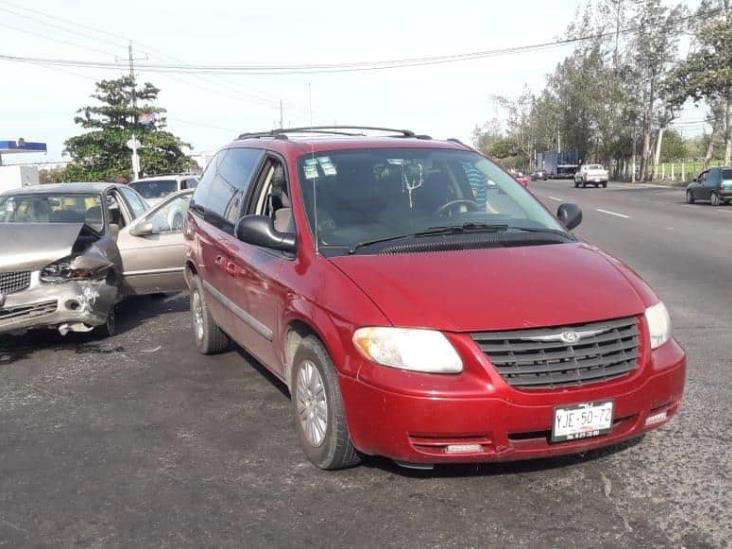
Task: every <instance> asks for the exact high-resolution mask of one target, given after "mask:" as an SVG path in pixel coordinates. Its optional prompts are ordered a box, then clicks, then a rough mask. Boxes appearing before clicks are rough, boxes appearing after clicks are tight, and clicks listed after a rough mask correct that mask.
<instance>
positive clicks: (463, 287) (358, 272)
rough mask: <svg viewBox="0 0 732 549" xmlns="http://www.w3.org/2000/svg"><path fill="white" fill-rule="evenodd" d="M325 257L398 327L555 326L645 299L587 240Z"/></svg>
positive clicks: (627, 310)
mask: <svg viewBox="0 0 732 549" xmlns="http://www.w3.org/2000/svg"><path fill="white" fill-rule="evenodd" d="M330 260H331V261H332V262H333V263H334V264H335V265H336V266H337V267H338V268H339V269H340V270H341V271H343V272H344V273H345V274H346V275H347V276H348V277H349V278H351V280H353V281H354V282H355V283H356V284H357V285H358V286H360V287H361V289H363V291H364V292H365V293H366V295H368V296H369V297H370V298H371V299H372V300H373V301H374V302H375V304H376V305H377V306H378V307H379V308H380V309H381V310H382V311H383V312H384V314H385V315H386V316H387V318H389V320H390V321H391V322H392V323H393V324H394V325H395V326H403V327H425V328H435V329H439V330H445V331H454V332H467V331H488V330H509V329H520V328H528V327H535V326H560V325H566V324H580V323H585V322H593V321H598V320H606V319H610V318H619V317H625V316H630V315H638V314H642V313H643V311H644V310H645V306H646V304H644V301H643V299H642V297H641V293H642V291H643V290H642V289H636V288H634V286H633V285H632V284H631V282H630V280H629V278H628V277H627V276H626V275H624V273H623V272H622V271H621V268H620V267H619V266H616V265H615V264H613V262H612V261H610V260H609V258H608V256H606V255H604V254H603V253H601V252H599V251H597V250H596V249H594V248H592V247H591V246H589V245H587V244H584V243H571V244H560V245H547V246H526V247H516V248H493V249H488V250H467V251H460V252H440V253H413V254H400V255H353V256H340V257H335V258H331V259H330ZM639 291H640V292H641V293H639Z"/></svg>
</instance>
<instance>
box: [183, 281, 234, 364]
mask: <svg viewBox="0 0 732 549" xmlns="http://www.w3.org/2000/svg"><path fill="white" fill-rule="evenodd" d="M191 315H192V316H193V337H194V340H195V342H196V348H197V349H198V352H199V353H201V354H203V355H213V354H216V353H220V352H222V351H225V350H226V349H227V348H228V347H229V336H227V335H226V334H225V333H224V332H223V331H222V330H221V328H219V327H218V325H217V324H216V322H215V321H214V319H213V317H212V316H211V312H210V311H209V310H208V304H207V303H206V296H205V294H204V293H203V284H201V281H200V279H199V278H198V277H197V276H194V277H193V278H192V280H191Z"/></svg>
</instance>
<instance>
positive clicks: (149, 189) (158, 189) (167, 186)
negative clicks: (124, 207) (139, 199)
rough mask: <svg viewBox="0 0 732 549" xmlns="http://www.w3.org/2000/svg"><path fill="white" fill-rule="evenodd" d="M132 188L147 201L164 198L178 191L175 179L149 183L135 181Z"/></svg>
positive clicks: (155, 180)
mask: <svg viewBox="0 0 732 549" xmlns="http://www.w3.org/2000/svg"><path fill="white" fill-rule="evenodd" d="M130 187H132V188H133V189H135V190H136V191H137V192H138V193H140V194H141V195H142V196H143V198H145V199H147V200H150V199H152V200H154V199H156V198H163V197H164V196H168V195H169V194H171V193H174V192H175V191H177V190H178V182H177V181H176V180H175V179H154V180H149V181H133V182H132V183H130Z"/></svg>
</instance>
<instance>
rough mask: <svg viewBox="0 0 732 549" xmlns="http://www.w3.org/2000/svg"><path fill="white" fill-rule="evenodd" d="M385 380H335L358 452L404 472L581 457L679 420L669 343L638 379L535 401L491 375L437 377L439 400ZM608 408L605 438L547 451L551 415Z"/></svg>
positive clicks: (674, 355) (536, 396)
mask: <svg viewBox="0 0 732 549" xmlns="http://www.w3.org/2000/svg"><path fill="white" fill-rule="evenodd" d="M375 368H378V370H375ZM383 370H385V369H384V368H381V367H378V366H374V367H372V368H371V369H369V368H368V367H362V369H361V371H360V372H359V375H358V376H357V377H356V378H352V377H346V376H341V377H340V386H341V391H342V393H343V400H344V403H345V407H346V414H347V419H348V425H349V431H350V434H351V439H352V441H353V444H354V446H355V447H356V448H358V449H359V450H360V451H361V452H363V453H366V454H371V455H382V456H385V457H389V458H392V459H394V460H397V461H402V462H407V463H450V462H454V463H458V462H498V461H512V460H522V459H530V458H540V457H549V456H558V455H564V454H573V453H580V452H585V451H587V450H590V449H593V448H598V447H602V446H608V445H612V444H616V443H618V442H621V441H623V440H626V439H629V438H633V437H637V436H639V435H641V434H643V433H645V432H647V431H649V430H651V429H654V428H656V427H658V426H660V425H662V424H663V423H664V422H665V421H667V420H668V418H670V417H672V416H673V415H674V414H676V413H677V412H678V410H679V407H680V404H681V398H682V394H683V389H684V380H685V371H686V357H685V355H684V352H683V350H682V349H681V347H680V346H679V345H678V344H677V343H676V342H675V341H674V340H671V341H670V342H668V343H667V344H665V345H663V346H662V347H660V348H659V349H657V350H655V351H653V352H652V353H646V354H644V358H643V363H642V364H641V366H640V367H639V368H638V370H636V371H635V372H634V373H633V374H631V375H630V376H629V377H627V378H625V379H622V380H612V381H608V382H604V383H597V384H593V385H587V386H584V387H573V388H566V389H561V390H557V389H554V390H541V391H526V390H518V389H515V388H513V387H510V386H509V385H507V384H505V383H504V382H503V381H502V380H501V379H500V376H497V374H496V373H495V371H493V372H492V373H491V380H490V381H488V382H486V380H485V378H484V377H483V379H481V377H482V376H476V377H471V376H470V374H469V372H467V371H466V372H463V374H460V375H458V376H439V377H440V378H441V382H442V386H440V387H438V388H437V389H436V390H429V389H428V386H427V383H428V382H425V384H424V389H420V387H419V383H417V384H416V385H415V383H414V382H415V380H419V379H420V378H425V375H424V374H411V373H407V372H401V371H396V370H394V371H388V372H383ZM386 370H390V369H386ZM374 372H376V373H374ZM383 373H386V374H387V375H386V376H384V375H381V374H383ZM394 373H396V374H397V376H394V375H393V374H394ZM398 376H401V377H402V378H410V380H409V383H403V382H402V386H403V389H400V388H399V386H398V383H400V382H398V381H396V380H397V379H398ZM427 377H429V376H427ZM460 378H463V379H460ZM433 387H434V386H433ZM607 399H613V400H614V402H615V408H614V423H613V427H612V430H611V432H610V433H608V434H606V435H602V436H599V437H594V438H587V439H581V440H575V441H567V442H559V443H552V442H550V435H551V429H552V423H553V413H554V408H555V407H556V406H560V405H571V404H578V403H584V402H593V401H600V400H607ZM663 412H665V414H666V418H665V419H662V420H661V421H658V422H656V423H652V424H646V420H647V419H648V418H649V417H650V416H654V417H656V418H658V417H659V414H662V413H663ZM661 417H662V416H661ZM476 444H477V445H480V448H481V450H480V451H472V452H470V453H460V454H451V453H447V447H448V445H476ZM473 447H474V446H473Z"/></svg>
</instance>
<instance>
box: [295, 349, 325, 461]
mask: <svg viewBox="0 0 732 549" xmlns="http://www.w3.org/2000/svg"><path fill="white" fill-rule="evenodd" d="M295 398H296V399H297V415H298V418H299V420H300V426H301V427H302V430H303V433H304V434H305V438H306V439H307V441H308V443H309V444H310V445H311V446H313V447H316V448H317V447H318V446H320V445H322V444H323V442H324V441H325V434H326V432H327V430H328V401H327V399H326V396H325V385H324V383H323V378H322V377H321V375H320V371H319V370H318V368H317V367H316V366H315V364H314V363H313V362H312V361H310V360H306V361H305V362H303V364H302V366H301V367H300V370H299V372H298V374H297V387H296V397H295Z"/></svg>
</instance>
